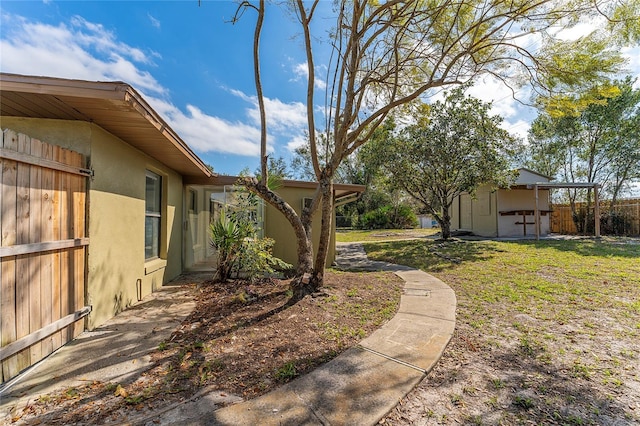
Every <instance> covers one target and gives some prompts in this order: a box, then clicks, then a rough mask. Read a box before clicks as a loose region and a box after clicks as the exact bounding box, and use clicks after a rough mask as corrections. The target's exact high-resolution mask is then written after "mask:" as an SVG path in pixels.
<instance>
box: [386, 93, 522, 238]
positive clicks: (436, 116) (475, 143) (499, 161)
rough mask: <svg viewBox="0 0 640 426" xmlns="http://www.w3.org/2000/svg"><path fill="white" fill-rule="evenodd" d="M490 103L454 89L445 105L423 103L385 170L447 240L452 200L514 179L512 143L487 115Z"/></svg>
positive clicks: (394, 146)
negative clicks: (422, 207) (511, 158)
mask: <svg viewBox="0 0 640 426" xmlns="http://www.w3.org/2000/svg"><path fill="white" fill-rule="evenodd" d="M490 108H491V105H490V104H487V103H484V102H481V101H480V100H478V99H474V98H472V97H469V96H465V94H464V91H463V88H461V87H459V88H456V89H454V90H453V91H451V93H448V94H447V96H446V99H445V100H444V102H440V101H438V102H435V103H434V104H432V105H424V107H423V108H421V110H422V115H421V116H419V117H418V122H417V123H416V124H414V125H411V126H408V127H406V128H405V129H403V130H402V132H401V133H400V135H399V137H398V138H397V140H396V141H394V142H393V143H392V144H391V145H390V146H389V147H388V148H389V153H390V155H389V161H388V162H387V163H386V165H385V167H386V168H387V170H388V172H389V173H390V174H391V175H392V176H393V180H394V182H395V183H396V184H397V185H399V186H400V187H401V188H402V189H404V190H405V191H406V192H407V193H408V194H409V195H411V196H412V197H413V198H415V199H416V200H417V201H418V202H420V203H421V204H422V205H424V207H425V208H426V209H427V210H428V211H429V213H430V214H431V215H432V216H433V217H434V218H435V220H436V221H437V222H438V224H439V225H440V227H441V229H442V238H443V239H445V240H446V239H448V238H449V237H450V236H451V218H450V215H449V211H450V209H451V205H452V203H453V200H454V199H455V198H456V197H457V196H459V195H460V194H462V193H463V192H467V193H470V194H472V195H473V194H474V193H475V191H476V189H477V188H478V187H479V186H480V185H483V184H487V185H492V186H494V187H505V186H508V185H509V184H510V183H511V181H512V179H513V178H514V177H515V176H514V174H513V172H512V171H511V162H510V154H509V151H510V149H511V147H512V146H513V144H514V142H515V140H514V138H513V137H512V136H510V135H509V132H507V131H506V130H504V129H502V128H501V127H500V123H501V122H502V118H501V117H500V116H496V115H493V116H492V115H489V109H490Z"/></svg>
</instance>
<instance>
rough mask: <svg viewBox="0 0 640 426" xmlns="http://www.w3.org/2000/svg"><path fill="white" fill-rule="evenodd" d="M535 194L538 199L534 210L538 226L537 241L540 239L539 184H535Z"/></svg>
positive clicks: (534, 219)
mask: <svg viewBox="0 0 640 426" xmlns="http://www.w3.org/2000/svg"><path fill="white" fill-rule="evenodd" d="M533 195H534V196H535V199H536V206H535V209H534V211H533V221H534V223H535V226H536V241H537V240H539V239H540V210H539V205H538V184H535V185H533ZM525 222H526V220H525ZM525 236H526V235H525Z"/></svg>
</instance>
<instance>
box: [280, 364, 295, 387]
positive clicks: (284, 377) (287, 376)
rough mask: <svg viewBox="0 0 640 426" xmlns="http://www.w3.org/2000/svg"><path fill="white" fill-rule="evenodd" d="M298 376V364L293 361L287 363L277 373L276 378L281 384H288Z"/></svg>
mask: <svg viewBox="0 0 640 426" xmlns="http://www.w3.org/2000/svg"><path fill="white" fill-rule="evenodd" d="M297 375H298V372H297V371H296V364H295V363H294V362H293V361H289V362H287V363H285V364H284V365H283V366H282V367H280V368H279V369H278V371H276V378H277V379H278V380H280V381H281V382H288V381H289V380H291V379H293V378H295V377H296V376H297Z"/></svg>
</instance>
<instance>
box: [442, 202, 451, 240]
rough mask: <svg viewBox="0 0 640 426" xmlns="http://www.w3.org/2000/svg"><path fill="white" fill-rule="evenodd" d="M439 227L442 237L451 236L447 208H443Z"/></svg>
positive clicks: (446, 238) (445, 238)
mask: <svg viewBox="0 0 640 426" xmlns="http://www.w3.org/2000/svg"><path fill="white" fill-rule="evenodd" d="M440 227H441V228H442V239H443V240H448V239H449V238H451V216H450V215H449V209H448V208H444V209H443V212H442V223H440Z"/></svg>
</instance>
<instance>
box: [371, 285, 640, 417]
mask: <svg viewBox="0 0 640 426" xmlns="http://www.w3.org/2000/svg"><path fill="white" fill-rule="evenodd" d="M457 295H458V321H457V323H456V332H455V335H454V337H453V338H452V340H451V342H450V344H449V346H448V347H447V349H446V350H445V352H444V355H443V357H442V358H441V359H440V361H439V362H438V363H437V364H436V366H435V367H434V369H433V370H432V371H431V372H430V374H429V375H427V377H426V378H425V379H424V380H423V381H422V382H421V383H420V385H419V386H417V387H416V388H415V389H414V390H413V391H412V392H411V393H409V395H408V396H407V397H406V398H404V399H403V400H402V401H400V403H399V404H398V406H397V407H396V408H395V409H394V410H393V411H392V412H391V413H390V414H389V415H388V416H387V417H386V418H385V419H383V420H382V421H381V422H380V423H381V424H384V425H394V426H399V425H412V426H419V425H461V424H462V425H516V424H518V425H605V426H622V425H640V315H639V312H638V311H633V310H628V311H627V312H626V315H628V316H629V317H630V319H631V321H629V322H628V324H624V323H621V322H620V321H619V320H617V319H616V318H615V316H614V315H613V314H615V312H616V311H617V309H615V308H613V307H611V308H610V309H609V310H608V311H607V310H584V311H580V312H575V315H574V318H576V320H575V321H572V322H571V323H559V322H554V321H549V320H544V319H540V318H535V317H533V316H530V315H526V314H521V313H515V312H509V311H508V310H507V309H506V308H505V309H504V310H503V311H502V312H501V313H502V315H499V316H494V317H492V318H490V319H488V318H485V319H487V320H488V321H487V323H485V324H482V325H480V326H479V325H478V323H477V322H475V321H477V318H475V319H470V320H468V319H465V318H464V316H465V315H464V314H465V312H469V311H473V305H474V304H473V303H472V301H471V300H468V299H467V297H466V296H465V294H464V293H463V292H461V291H460V292H457ZM476 303H477V302H476ZM549 309H553V307H551V306H550V307H549ZM497 312H500V310H499V309H498V310H497ZM618 313H619V312H618ZM488 323H490V325H488ZM634 323H635V326H634Z"/></svg>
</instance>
